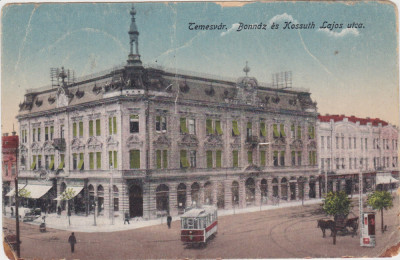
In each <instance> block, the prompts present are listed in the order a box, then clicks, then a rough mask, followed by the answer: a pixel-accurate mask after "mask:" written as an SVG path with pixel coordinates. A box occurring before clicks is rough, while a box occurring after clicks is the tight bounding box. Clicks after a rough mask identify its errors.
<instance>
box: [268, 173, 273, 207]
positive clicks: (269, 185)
mask: <svg viewBox="0 0 400 260" xmlns="http://www.w3.org/2000/svg"><path fill="white" fill-rule="evenodd" d="M272 192H273V188H272V178H268V179H267V198H268V204H272Z"/></svg>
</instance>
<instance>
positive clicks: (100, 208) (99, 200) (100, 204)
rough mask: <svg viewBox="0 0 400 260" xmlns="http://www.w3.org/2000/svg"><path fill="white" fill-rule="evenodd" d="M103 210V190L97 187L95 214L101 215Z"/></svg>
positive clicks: (101, 187)
mask: <svg viewBox="0 0 400 260" xmlns="http://www.w3.org/2000/svg"><path fill="white" fill-rule="evenodd" d="M103 210H104V188H103V186H101V185H99V186H98V187H97V212H98V214H101V213H102V212H103Z"/></svg>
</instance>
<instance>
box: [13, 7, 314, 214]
mask: <svg viewBox="0 0 400 260" xmlns="http://www.w3.org/2000/svg"><path fill="white" fill-rule="evenodd" d="M135 14H136V11H135V9H134V8H133V7H132V10H131V16H132V18H131V20H132V21H131V26H130V31H129V37H130V54H129V55H128V60H127V64H126V65H125V66H123V67H120V68H118V69H114V70H110V71H108V72H105V73H101V74H97V75H94V76H90V77H85V78H84V79H81V80H79V81H77V82H75V83H71V84H68V82H67V80H66V77H67V76H66V74H65V73H64V72H63V70H61V72H60V74H59V77H60V79H61V83H60V85H59V86H58V87H57V88H53V89H51V88H44V89H41V90H39V89H37V90H35V89H34V90H30V91H28V92H27V93H26V95H25V100H24V102H23V103H21V104H20V112H19V115H18V120H19V124H20V131H21V133H22V134H24V135H25V136H27V138H26V139H27V140H26V141H23V142H22V143H21V145H20V161H21V164H20V165H21V167H20V180H21V179H22V180H26V183H28V184H29V183H31V184H32V185H31V186H34V185H36V186H47V188H49V191H53V193H54V196H53V198H51V199H50V200H49V201H48V202H47V203H48V204H51V205H52V206H53V207H54V208H55V203H57V204H58V205H61V206H63V207H65V206H64V205H63V203H64V202H63V201H60V200H58V199H59V196H60V194H61V193H62V192H63V191H64V190H65V189H66V188H67V187H70V188H72V189H73V190H74V191H76V196H75V198H74V199H73V201H74V203H71V204H73V205H74V210H75V212H76V213H77V214H79V213H82V214H83V213H86V214H93V211H94V207H93V206H94V203H93V202H96V214H104V215H106V216H109V215H110V214H112V212H114V214H115V215H116V216H120V217H122V216H123V215H124V213H126V212H127V213H129V215H130V217H143V218H145V219H154V218H157V217H159V216H163V215H165V214H167V213H168V212H170V214H171V215H177V214H180V213H182V212H183V210H184V208H186V207H189V206H193V205H202V204H214V205H217V206H218V207H219V208H225V209H230V208H232V207H237V208H244V207H248V206H251V205H260V203H263V204H272V203H274V201H276V199H277V198H278V197H279V199H280V201H281V202H283V201H291V200H299V199H301V198H302V197H303V196H304V198H305V199H308V198H310V197H311V198H315V197H318V196H320V192H319V190H320V189H319V180H318V178H317V176H318V167H317V139H316V134H315V129H316V122H317V116H318V114H317V112H316V103H314V102H313V101H312V100H311V97H310V93H309V92H307V91H303V90H295V89H276V88H272V87H268V85H267V86H262V85H261V84H259V83H258V82H257V80H256V79H255V78H253V77H249V76H248V75H247V74H248V72H249V70H250V69H249V67H248V66H247V65H246V67H245V69H244V71H245V74H246V75H245V76H244V77H239V78H238V79H237V81H230V80H224V79H221V78H220V77H213V76H200V75H199V74H196V73H180V72H176V70H168V69H159V68H153V67H145V66H143V65H142V62H141V60H140V55H139V45H138V39H139V32H138V30H137V26H136V22H135ZM23 140H25V139H23ZM274 197H275V199H274Z"/></svg>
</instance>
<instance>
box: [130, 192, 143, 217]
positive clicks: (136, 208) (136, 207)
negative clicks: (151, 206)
mask: <svg viewBox="0 0 400 260" xmlns="http://www.w3.org/2000/svg"><path fill="white" fill-rule="evenodd" d="M129 215H130V217H131V218H133V217H142V216H143V191H142V188H141V187H140V186H138V185H132V186H131V187H130V188H129Z"/></svg>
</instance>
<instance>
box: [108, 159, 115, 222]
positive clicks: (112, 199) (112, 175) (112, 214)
mask: <svg viewBox="0 0 400 260" xmlns="http://www.w3.org/2000/svg"><path fill="white" fill-rule="evenodd" d="M110 169H111V179H110V189H109V191H110V203H109V205H110V214H111V225H114V166H111V167H110Z"/></svg>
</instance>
